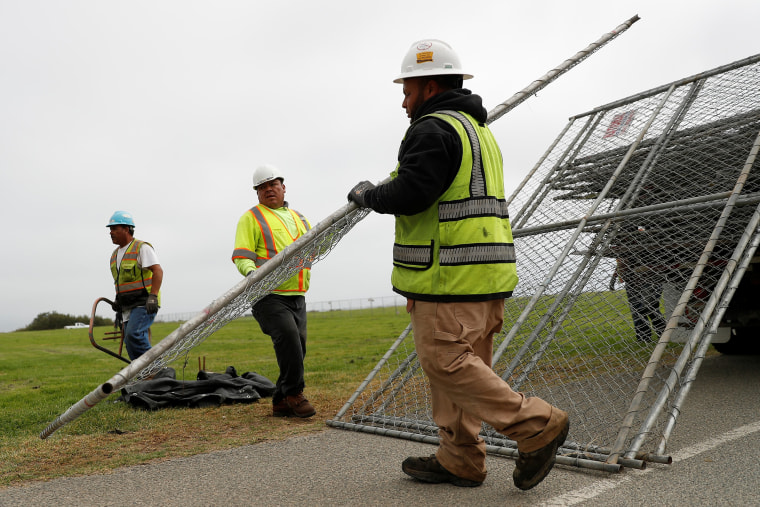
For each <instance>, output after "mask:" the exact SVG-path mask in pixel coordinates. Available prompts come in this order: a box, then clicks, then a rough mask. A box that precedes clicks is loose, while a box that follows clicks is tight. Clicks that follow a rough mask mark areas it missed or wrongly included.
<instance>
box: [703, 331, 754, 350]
mask: <svg viewBox="0 0 760 507" xmlns="http://www.w3.org/2000/svg"><path fill="white" fill-rule="evenodd" d="M713 347H715V350H717V351H718V352H720V353H721V354H725V355H738V354H746V355H754V354H760V327H742V328H735V329H733V332H732V333H731V338H730V339H729V340H728V341H727V342H724V343H713Z"/></svg>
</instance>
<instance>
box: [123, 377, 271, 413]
mask: <svg viewBox="0 0 760 507" xmlns="http://www.w3.org/2000/svg"><path fill="white" fill-rule="evenodd" d="M274 388H275V386H274V383H272V381H271V380H269V379H268V378H266V377H264V376H263V375H259V374H258V373H256V372H250V371H249V372H246V373H243V374H242V375H240V376H238V374H237V372H236V371H235V367H234V366H228V367H227V370H226V372H225V373H212V372H207V371H199V372H198V380H177V378H176V373H175V371H174V369H173V368H164V369H162V370H161V371H159V372H158V373H157V374H156V376H155V377H154V378H153V379H151V380H145V381H142V382H138V383H137V384H133V385H130V386H127V387H124V388H122V389H121V397H120V398H119V400H121V401H125V402H127V403H129V404H130V405H132V406H134V407H136V408H141V409H145V410H156V409H159V408H167V407H190V408H200V407H218V406H220V405H221V404H223V403H253V402H254V401H258V400H259V399H261V398H266V397H268V396H272V393H274Z"/></svg>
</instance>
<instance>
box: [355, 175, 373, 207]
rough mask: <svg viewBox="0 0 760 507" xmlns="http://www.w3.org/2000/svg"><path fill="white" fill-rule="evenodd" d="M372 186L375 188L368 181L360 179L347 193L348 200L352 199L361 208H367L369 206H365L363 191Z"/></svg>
mask: <svg viewBox="0 0 760 507" xmlns="http://www.w3.org/2000/svg"><path fill="white" fill-rule="evenodd" d="M373 188H375V185H374V184H372V183H370V182H369V181H361V182H359V183H357V184H356V186H355V187H354V188H352V189H351V191H350V192H349V193H348V200H349V201H354V202H355V203H356V204H358V205H359V206H361V207H362V208H369V206H367V201H366V200H365V192H366V191H367V190H371V189H373Z"/></svg>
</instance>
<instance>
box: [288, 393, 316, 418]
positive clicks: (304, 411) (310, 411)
mask: <svg viewBox="0 0 760 507" xmlns="http://www.w3.org/2000/svg"><path fill="white" fill-rule="evenodd" d="M284 401H285V403H287V405H288V408H289V409H290V412H291V415H294V416H296V417H302V418H304V417H311V416H313V415H314V414H316V413H317V411H316V410H314V407H313V406H312V405H311V403H309V400H307V399H306V398H304V396H303V393H302V392H301V393H298V394H296V395H295V396H285V400H284Z"/></svg>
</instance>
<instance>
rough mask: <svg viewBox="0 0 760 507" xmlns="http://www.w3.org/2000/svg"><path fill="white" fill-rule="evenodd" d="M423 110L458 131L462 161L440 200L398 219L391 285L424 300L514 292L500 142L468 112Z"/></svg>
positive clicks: (488, 296)
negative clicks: (430, 112)
mask: <svg viewBox="0 0 760 507" xmlns="http://www.w3.org/2000/svg"><path fill="white" fill-rule="evenodd" d="M426 116H435V117H437V118H440V119H442V120H444V121H446V122H448V123H449V124H450V125H452V126H453V127H454V128H455V129H456V131H457V132H458V133H459V137H460V138H461V141H462V162H461V164H460V167H459V171H458V172H457V175H456V177H455V178H454V181H453V182H452V184H451V186H449V188H448V189H446V191H445V192H444V193H443V195H442V196H441V197H440V198H439V199H438V201H437V202H435V203H434V204H433V205H432V206H430V207H429V208H428V209H426V210H424V211H422V212H420V213H417V214H415V215H409V216H403V215H401V216H397V217H396V241H395V243H394V245H393V273H392V274H391V282H392V284H393V288H394V290H395V291H396V292H398V293H400V294H402V295H404V296H406V297H408V298H411V299H419V300H422V301H425V300H427V301H485V300H489V299H498V298H502V297H509V296H511V295H512V291H513V290H514V288H515V286H516V285H517V270H516V267H515V249H514V243H513V239H512V229H511V226H510V223H509V212H508V211H507V205H506V199H505V198H504V181H503V168H502V157H501V151H500V150H499V146H498V145H497V144H496V140H495V139H494V138H493V134H492V133H491V131H490V130H489V129H488V127H487V126H486V125H484V124H481V123H479V122H477V121H476V120H475V119H474V118H473V117H472V116H470V115H468V114H465V113H461V112H457V111H440V112H437V113H433V114H431V115H426ZM423 118H424V117H423ZM417 121H419V120H417ZM410 128H411V127H410ZM397 171H398V167H396V171H394V173H393V174H392V176H395V175H396V174H397Z"/></svg>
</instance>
